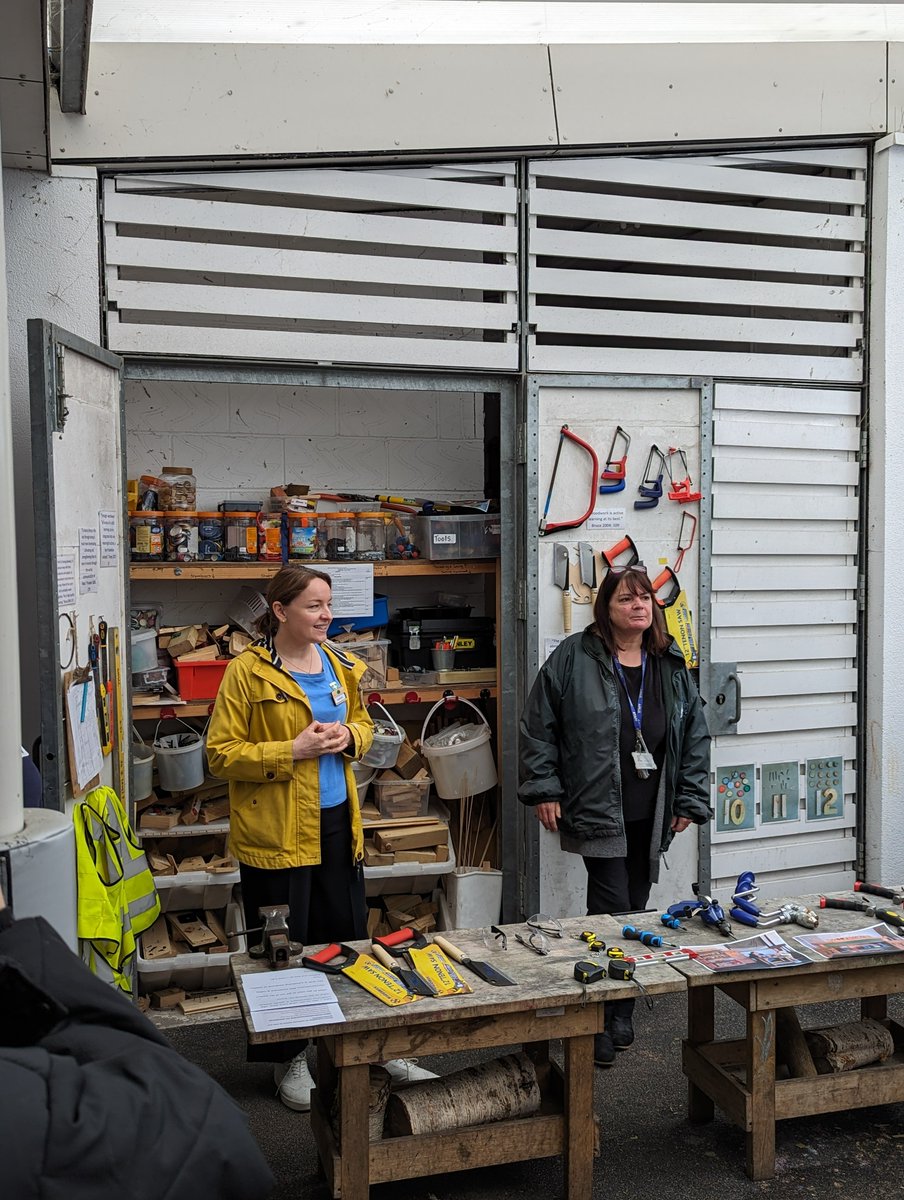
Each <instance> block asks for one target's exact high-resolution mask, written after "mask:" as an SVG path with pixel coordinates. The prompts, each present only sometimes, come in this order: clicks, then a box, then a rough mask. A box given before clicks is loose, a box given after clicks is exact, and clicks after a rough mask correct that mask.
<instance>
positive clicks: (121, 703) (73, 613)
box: [28, 320, 129, 811]
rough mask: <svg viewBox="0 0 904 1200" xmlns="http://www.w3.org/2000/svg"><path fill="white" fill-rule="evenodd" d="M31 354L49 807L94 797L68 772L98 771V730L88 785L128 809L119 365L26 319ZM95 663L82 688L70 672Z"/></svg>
mask: <svg viewBox="0 0 904 1200" xmlns="http://www.w3.org/2000/svg"><path fill="white" fill-rule="evenodd" d="M28 354H29V373H30V386H31V433H32V470H33V477H34V495H35V530H36V532H35V543H36V557H37V589H38V608H37V613H36V622H35V630H34V633H35V638H36V640H37V643H38V659H39V666H38V670H39V675H40V678H39V684H40V694H41V747H42V749H41V756H42V762H41V770H42V774H43V777H44V801H45V804H46V805H47V807H48V808H55V809H58V810H60V811H65V810H66V809H67V808H68V807H69V805H70V803H71V801H72V799H73V796H74V795H77V794H78V793H79V792H81V791H84V790H85V787H84V785H85V783H86V782H87V780H86V779H84V778H83V779H82V780H81V784H80V782H79V780H78V779H77V778H76V779H74V778H72V772H71V770H70V764H71V763H72V762H73V761H78V762H79V763H80V764H81V766H82V769H83V770H84V769H87V767H86V764H87V765H93V763H94V761H95V760H94V758H93V751H92V747H93V745H94V741H95V739H94V736H93V729H94V728H96V730H97V740H98V741H99V742H100V748H101V750H100V756H99V758H98V759H97V766H98V768H99V769H98V771H97V772H96V773H95V774H94V775H92V776H91V778H92V779H93V778H95V777H99V782H101V783H104V784H109V785H110V786H112V787H113V788H115V789H116V791H117V792H118V793H119V794H120V796H122V798H123V800H124V801H126V802H127V800H128V797H127V796H126V795H125V789H126V785H127V769H126V764H125V753H124V750H125V746H124V743H125V738H126V731H127V729H128V723H127V719H126V713H127V711H128V708H127V706H128V694H127V693H128V688H127V681H126V680H125V677H124V672H123V666H122V664H123V663H124V662H125V646H124V642H125V638H126V637H127V636H128V628H129V626H128V607H127V603H128V601H127V592H126V573H125V569H124V564H125V560H126V558H127V550H126V545H125V530H126V507H125V478H124V476H125V456H124V454H123V449H122V448H123V406H122V359H121V358H119V357H118V356H117V355H115V354H110V353H109V352H108V351H107V350H104V349H102V348H101V347H100V346H95V345H92V344H91V343H90V342H86V341H84V340H83V339H81V338H79V337H76V336H75V335H73V334H71V333H67V332H66V331H65V330H63V329H59V328H57V327H56V326H55V325H52V324H50V323H49V322H47V321H42V320H32V321H29V322H28ZM102 621H103V622H104V623H105V625H106V635H107V636H106V645H103V644H102V643H101V641H100V638H101V634H102V627H101V622H102ZM92 635H94V636H95V637H96V638H97V639H98V640H97V641H93V640H92ZM95 656H96V664H95V663H94V662H93V660H94V659H95ZM92 665H94V666H95V668H96V669H95V670H94V671H93V672H92V674H91V677H90V678H88V679H87V680H86V681H85V682H83V683H77V684H76V683H75V682H74V680H77V679H80V678H81V676H78V675H76V676H75V677H73V672H75V671H77V670H78V669H79V668H85V667H89V666H92ZM66 684H69V685H70V686H69V693H68V695H64V689H65V687H66ZM76 687H78V689H79V690H78V692H77V693H76V692H75V691H74V688H76ZM76 695H77V696H78V704H77V705H76V704H75V701H74V697H75V696H76ZM67 703H68V706H69V712H70V713H71V712H73V711H75V714H76V715H75V719H74V720H72V721H69V719H68V717H67V715H66V714H67ZM67 722H68V727H67ZM86 722H87V723H88V724H87V725H86V724H85V723H86ZM92 723H93V726H92ZM76 725H78V729H76ZM74 743H77V745H74Z"/></svg>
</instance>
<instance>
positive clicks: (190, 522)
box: [163, 511, 198, 562]
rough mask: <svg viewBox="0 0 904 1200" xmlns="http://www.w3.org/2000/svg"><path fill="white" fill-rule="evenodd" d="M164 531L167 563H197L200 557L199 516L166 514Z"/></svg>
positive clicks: (179, 513) (185, 513)
mask: <svg viewBox="0 0 904 1200" xmlns="http://www.w3.org/2000/svg"><path fill="white" fill-rule="evenodd" d="M163 529H164V533H165V535H166V560H167V562H195V560H196V559H197V557H198V514H197V513H196V512H178V511H176V512H165V513H164V514H163Z"/></svg>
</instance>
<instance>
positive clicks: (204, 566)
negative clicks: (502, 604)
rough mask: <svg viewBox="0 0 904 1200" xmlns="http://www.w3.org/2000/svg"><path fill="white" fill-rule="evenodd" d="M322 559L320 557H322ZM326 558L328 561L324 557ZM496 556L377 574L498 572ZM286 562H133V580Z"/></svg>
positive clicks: (387, 567) (267, 575)
mask: <svg viewBox="0 0 904 1200" xmlns="http://www.w3.org/2000/svg"><path fill="white" fill-rule="evenodd" d="M318 561H319V560H318ZM324 561H325V560H324ZM498 564H499V560H498V559H496V558H486V559H471V560H467V561H466V560H454V561H451V560H450V561H448V562H428V561H426V560H418V561H413V562H394V561H388V560H387V561H386V562H375V563H373V564H372V565H373V570H374V575H376V576H378V577H380V578H384V577H387V576H394V575H495V574H496V573H497V571H498ZM282 566H283V564H282V563H266V562H252V563H233V562H218V563H171V562H161V563H132V564H131V565H130V566H129V578H130V579H156V580H165V579H170V578H172V579H245V580H249V579H271V578H272V577H273V576H274V575H275V574H276V573H277V572H278V571H280V570H282Z"/></svg>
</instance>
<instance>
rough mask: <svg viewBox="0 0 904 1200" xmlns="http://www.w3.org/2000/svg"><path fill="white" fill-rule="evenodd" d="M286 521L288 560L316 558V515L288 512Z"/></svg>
mask: <svg viewBox="0 0 904 1200" xmlns="http://www.w3.org/2000/svg"><path fill="white" fill-rule="evenodd" d="M286 520H287V522H288V525H289V536H288V543H289V546H288V552H289V558H291V559H308V560H310V559H312V558H316V557H317V523H318V518H317V514H316V513H312V512H289V513H286Z"/></svg>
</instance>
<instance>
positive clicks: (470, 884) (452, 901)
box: [443, 867, 502, 929]
mask: <svg viewBox="0 0 904 1200" xmlns="http://www.w3.org/2000/svg"><path fill="white" fill-rule="evenodd" d="M443 888H444V889H445V893H446V900H447V902H448V907H449V920H450V922H451V926H452V928H453V929H483V928H485V927H486V926H487V925H495V924H496V922H497V921H498V920H499V918H500V916H501V915H502V872H501V871H496V870H486V871H484V870H481V869H480V868H478V867H456V868H455V870H454V871H450V872H449V874H448V875H446V876H445V877H444V879H443Z"/></svg>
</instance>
